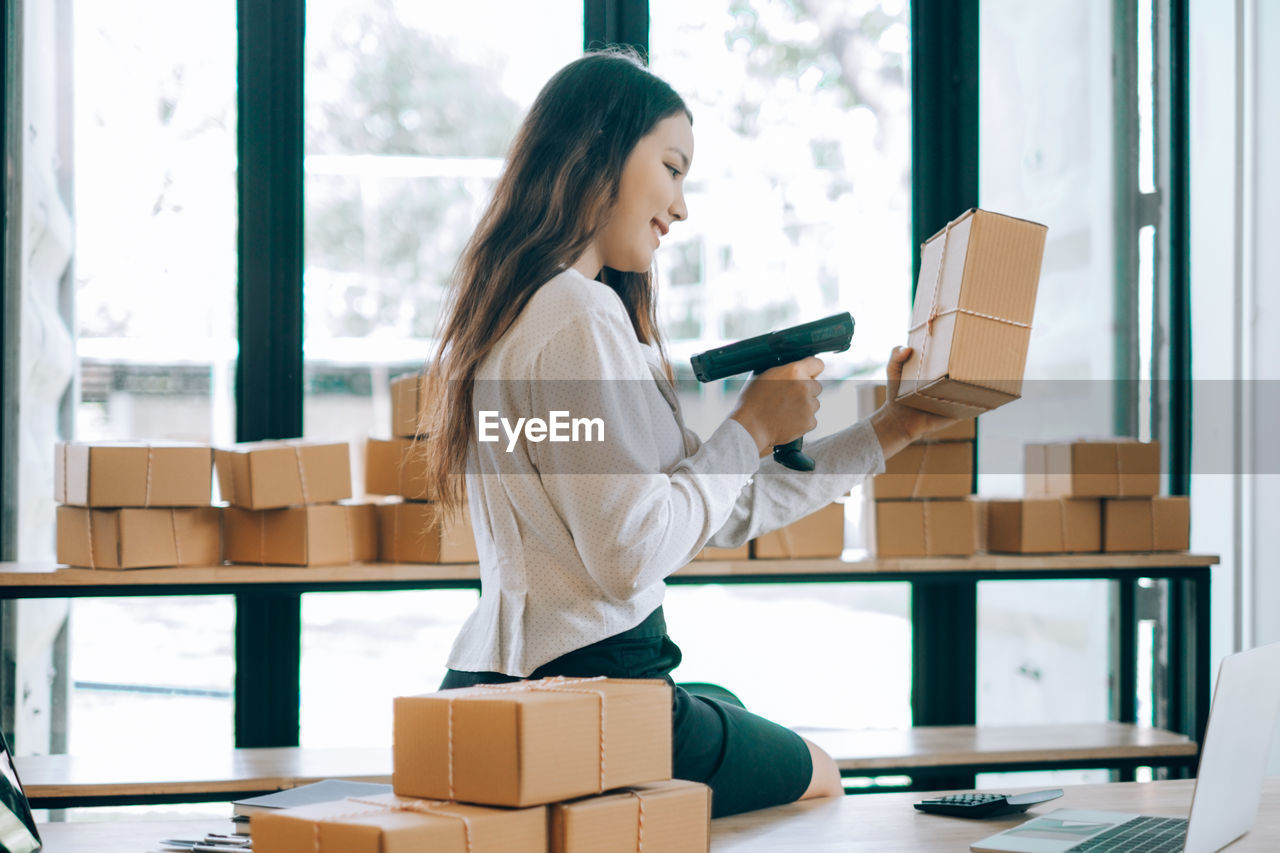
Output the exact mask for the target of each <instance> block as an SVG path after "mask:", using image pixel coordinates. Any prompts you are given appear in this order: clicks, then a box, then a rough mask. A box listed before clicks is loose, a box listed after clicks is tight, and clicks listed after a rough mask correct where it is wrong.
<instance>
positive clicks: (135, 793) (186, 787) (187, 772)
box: [14, 747, 391, 808]
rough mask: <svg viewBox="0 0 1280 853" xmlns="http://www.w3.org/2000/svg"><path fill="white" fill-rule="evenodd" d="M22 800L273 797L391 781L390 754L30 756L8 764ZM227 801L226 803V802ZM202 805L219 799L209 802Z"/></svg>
mask: <svg viewBox="0 0 1280 853" xmlns="http://www.w3.org/2000/svg"><path fill="white" fill-rule="evenodd" d="M14 765H15V766H16V767H17V769H18V776H19V778H21V779H22V787H23V788H24V789H25V790H26V792H27V796H28V797H30V798H31V799H33V800H43V801H45V803H44V805H45V807H46V808H54V807H55V806H54V805H52V804H49V803H48V800H51V799H67V798H76V797H80V798H87V797H121V798H124V797H163V796H181V795H189V794H215V795H216V794H228V795H235V794H239V793H243V792H248V791H278V790H282V789H284V788H293V787H296V786H298V785H306V784H309V783H311V782H318V781H319V780H321V779H353V780H355V781H358V782H385V783H388V784H389V783H390V782H391V749H390V748H389V747H388V748H381V749H372V748H371V749H302V748H297V747H292V748H291V747H278V748H263V749H234V750H226V751H222V752H207V753H201V752H180V753H179V752H160V753H156V752H145V751H140V750H131V751H129V752H128V753H127V754H122V755H118V756H95V757H93V758H86V757H83V756H73V755H34V756H23V757H18V758H15V759H14ZM231 798H232V797H230V796H229V797H228V799H231ZM209 799H211V800H213V799H219V798H218V797H216V796H214V797H210V798H209Z"/></svg>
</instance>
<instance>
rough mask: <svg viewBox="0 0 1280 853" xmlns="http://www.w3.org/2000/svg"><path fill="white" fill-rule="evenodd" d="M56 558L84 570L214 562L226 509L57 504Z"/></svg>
mask: <svg viewBox="0 0 1280 853" xmlns="http://www.w3.org/2000/svg"><path fill="white" fill-rule="evenodd" d="M56 525H57V529H58V562H59V563H62V564H64V565H68V566H79V567H81V568H86V569H144V568H158V567H162V566H216V565H218V564H219V563H221V562H222V511H221V509H220V508H219V507H215V506H202V507H175V508H157V507H151V508H149V509H136V508H124V509H90V508H87V507H78V506H60V507H58V509H57V520H56Z"/></svg>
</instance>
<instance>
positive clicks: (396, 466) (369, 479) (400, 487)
mask: <svg viewBox="0 0 1280 853" xmlns="http://www.w3.org/2000/svg"><path fill="white" fill-rule="evenodd" d="M426 452H427V451H426V442H423V441H415V440H413V439H411V438H393V439H391V440H390V441H388V440H387V439H384V438H371V439H369V441H368V443H367V444H366V445H365V459H364V490H365V492H366V493H368V494H370V495H399V496H400V497H403V498H408V499H409V500H416V501H425V500H433V499H434V497H435V496H434V495H433V494H431V492H430V491H429V490H428V489H427V466H426V462H427V457H426Z"/></svg>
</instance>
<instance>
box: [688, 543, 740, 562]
mask: <svg viewBox="0 0 1280 853" xmlns="http://www.w3.org/2000/svg"><path fill="white" fill-rule="evenodd" d="M750 558H751V543H750V542H743V543H742V544H741V545H739V546H738V547H737V548H712V547H711V546H709V545H708V546H707V547H705V548H703V549H702V550H701V551H699V552H698V553H697V555H696V556H695V557H694V558H693V559H695V560H747V559H750Z"/></svg>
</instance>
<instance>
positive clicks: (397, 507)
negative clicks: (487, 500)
mask: <svg viewBox="0 0 1280 853" xmlns="http://www.w3.org/2000/svg"><path fill="white" fill-rule="evenodd" d="M438 512H439V505H438V504H433V503H422V502H418V501H397V502H395V503H385V504H378V505H377V513H378V559H379V560H382V561H384V562H388V563H474V562H476V561H478V560H479V559H480V556H479V555H478V554H477V553H476V537H475V533H474V532H473V531H472V529H471V512H470V510H469V509H468V507H467V505H466V504H463V507H462V516H461V518H459V519H458V520H457V521H456V522H453V523H449V522H447V521H446V522H444V523H441V524H437V521H436V516H437V514H438Z"/></svg>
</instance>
